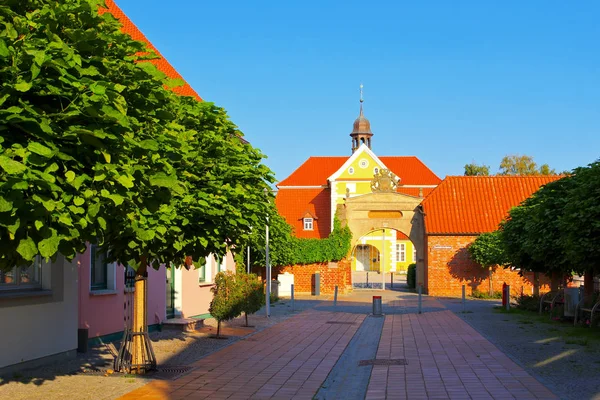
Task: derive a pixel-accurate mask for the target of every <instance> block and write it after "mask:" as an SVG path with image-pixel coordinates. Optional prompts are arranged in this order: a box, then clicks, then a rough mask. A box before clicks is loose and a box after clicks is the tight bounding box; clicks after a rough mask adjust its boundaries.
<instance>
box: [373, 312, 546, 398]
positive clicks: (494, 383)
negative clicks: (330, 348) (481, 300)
mask: <svg viewBox="0 0 600 400" xmlns="http://www.w3.org/2000/svg"><path fill="white" fill-rule="evenodd" d="M377 358H378V359H383V360H390V359H391V360H398V359H401V360H406V362H407V365H393V366H377V365H376V366H374V367H373V371H372V373H371V379H370V381H369V387H368V390H367V396H366V398H367V399H373V400H374V399H513V398H514V399H555V398H557V397H555V396H554V395H553V394H552V392H550V391H549V390H548V389H546V388H545V387H544V386H543V385H542V384H540V383H539V382H538V381H537V380H535V379H534V378H532V377H531V376H530V375H529V374H528V373H527V372H525V371H524V370H523V369H522V368H521V367H519V366H518V365H516V364H515V363H514V362H513V361H512V360H510V359H509V358H508V357H507V356H506V355H504V354H503V353H502V352H501V351H499V350H498V349H497V348H496V347H495V346H494V345H493V344H491V343H490V342H489V341H487V340H486V339H485V338H484V337H483V336H481V335H480V334H479V333H478V332H477V331H475V330H474V329H473V328H472V327H471V326H469V325H468V324H466V323H464V322H463V321H462V320H461V319H460V318H458V317H457V316H456V315H454V314H453V313H452V312H451V311H442V312H430V313H424V314H421V315H419V314H405V315H390V316H387V317H386V319H385V324H384V327H383V333H382V336H381V340H380V342H379V349H378V351H377Z"/></svg>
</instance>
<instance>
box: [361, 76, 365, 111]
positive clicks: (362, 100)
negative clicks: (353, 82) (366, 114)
mask: <svg viewBox="0 0 600 400" xmlns="http://www.w3.org/2000/svg"><path fill="white" fill-rule="evenodd" d="M364 101H365V100H364V99H363V84H362V83H361V84H360V116H361V117H362V116H363V102H364Z"/></svg>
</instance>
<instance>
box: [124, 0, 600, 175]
mask: <svg viewBox="0 0 600 400" xmlns="http://www.w3.org/2000/svg"><path fill="white" fill-rule="evenodd" d="M117 4H118V5H119V6H120V7H121V8H122V9H123V11H125V13H126V14H127V15H128V16H129V17H130V18H131V20H132V21H133V22H134V23H135V24H136V25H137V26H138V27H139V28H140V29H141V30H142V32H143V33H144V34H145V35H146V36H147V37H148V38H149V39H150V41H151V42H152V43H154V45H155V46H156V47H157V48H158V49H159V51H161V52H162V54H163V55H164V56H165V57H166V58H167V59H168V60H169V62H170V63H171V64H172V65H173V66H174V67H175V68H176V69H177V70H178V71H179V72H180V73H181V74H182V75H183V77H184V78H185V79H186V80H187V81H188V82H189V83H190V84H191V85H192V87H194V89H195V90H196V91H197V92H198V93H199V94H200V96H202V97H203V98H204V99H205V100H207V101H212V102H215V103H216V104H217V105H219V106H222V107H224V108H225V109H226V110H227V111H228V112H229V115H230V116H231V118H232V120H233V121H234V122H235V123H236V124H237V125H238V126H239V128H240V129H241V130H242V131H243V132H244V134H245V135H246V138H247V139H248V140H249V141H250V142H251V143H252V144H253V145H254V146H255V147H258V148H260V149H261V150H262V151H263V153H265V155H266V156H267V157H268V159H267V160H266V164H267V165H268V166H269V167H271V169H273V171H274V172H275V174H276V177H277V179H278V180H282V179H284V178H285V177H286V176H288V175H289V174H290V173H291V172H292V171H293V170H294V169H296V168H297V167H298V166H299V165H300V164H301V163H302V162H303V161H304V160H305V159H306V158H308V157H309V156H311V155H315V156H321V155H350V151H351V148H350V146H351V142H350V137H349V136H348V135H349V133H350V132H351V130H352V123H353V121H354V119H355V118H356V117H357V116H358V110H359V102H358V100H359V84H360V83H361V82H362V83H363V84H364V97H365V103H364V105H365V116H366V117H367V118H368V119H369V120H370V121H371V127H372V130H373V133H374V136H373V143H372V144H373V146H372V148H373V150H374V152H375V153H376V154H377V155H380V156H382V155H386V156H389V155H415V156H418V157H419V158H420V159H421V160H422V161H423V162H425V163H426V164H427V165H428V166H429V167H430V168H431V169H432V170H433V171H434V172H435V173H436V174H437V175H438V176H440V177H441V178H443V177H445V176H446V175H462V173H463V167H464V165H465V164H466V163H470V162H473V161H475V162H476V163H478V164H481V163H483V164H487V165H490V166H491V168H492V171H493V172H494V171H496V170H497V168H498V165H499V163H500V160H501V158H502V157H503V156H504V155H507V154H527V155H531V156H533V157H534V159H535V161H536V162H538V163H539V164H542V163H548V164H550V166H551V167H553V168H556V169H557V170H559V171H563V170H570V169H572V168H575V167H577V166H581V165H586V164H588V163H590V162H593V161H595V160H596V159H598V158H599V157H600V51H599V50H600V44H599V43H600V42H599V39H600V24H598V22H597V21H598V15H600V2H597V1H591V0H590V1H583V0H582V1H576V2H565V1H558V0H545V1H541V0H537V1H534V0H531V1H520V0H519V1H517V0H509V1H493V2H492V1H480V0H472V1H458V0H454V1H441V0H440V1H424V2H417V1H412V2H408V1H379V2H376V1H373V2H367V1H364V0H363V1H352V0H346V1H327V0H321V1H313V0H305V1H301V2H300V1H222V2H218V1H212V2H208V1H198V0H171V1H170V2H166V3H165V2H164V1H158V0H143V1H142V0H117ZM165 4H166V5H165Z"/></svg>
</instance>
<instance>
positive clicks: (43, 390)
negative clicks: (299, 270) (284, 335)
mask: <svg viewBox="0 0 600 400" xmlns="http://www.w3.org/2000/svg"><path fill="white" fill-rule="evenodd" d="M325 299H328V297H327V296H324V297H320V298H318V299H317V298H315V297H314V296H313V297H306V298H299V299H298V300H297V301H295V304H294V310H292V307H291V304H290V301H289V300H281V301H279V302H277V303H275V304H274V305H273V307H272V308H271V317H270V318H268V319H267V318H266V317H265V312H264V309H263V310H261V311H259V312H258V313H256V314H254V315H250V316H249V318H248V319H249V321H248V322H249V325H251V326H254V328H255V330H254V332H257V331H260V330H263V329H265V328H268V327H269V326H272V325H275V324H277V323H279V322H281V321H283V320H285V319H287V318H289V317H290V316H292V315H294V314H296V313H298V312H300V311H303V310H305V309H308V308H312V307H314V306H316V305H317V304H319V303H320V302H321V300H325ZM244 323H245V320H244V319H243V318H238V319H236V320H233V321H229V322H228V323H224V324H223V325H222V326H225V327H231V328H236V327H241V326H242V325H243V324H244ZM204 325H205V326H208V327H216V325H217V323H216V321H215V320H214V319H207V320H205V321H204ZM239 331H242V330H240V329H238V332H237V334H241V335H244V334H245V332H242V333H239ZM225 333H226V332H225ZM250 334H252V333H250ZM209 336H210V333H206V332H204V333H201V332H191V333H184V332H176V331H172V330H163V331H162V332H153V333H151V334H150V338H151V340H152V342H153V343H152V344H153V348H154V352H155V354H156V358H157V361H158V365H159V369H163V368H168V367H171V368H173V369H174V370H181V369H183V368H185V366H186V365H188V364H190V363H192V362H194V361H197V360H199V359H200V358H202V357H204V356H206V355H208V354H210V353H212V352H214V351H216V350H219V349H221V348H223V347H225V346H227V345H229V344H231V343H234V342H235V341H237V340H239V339H240V338H241V337H243V336H230V337H228V338H227V339H213V338H210V337H209ZM114 346H116V349H118V347H119V343H118V342H117V343H114ZM111 347H112V346H111V345H108V346H98V347H94V348H91V349H90V350H89V351H88V353H86V354H78V355H77V358H75V359H72V360H68V361H63V362H58V363H54V364H48V365H45V366H43V367H40V368H36V369H31V370H24V371H21V372H19V373H16V374H14V375H13V376H8V377H0V398H2V399H11V400H25V399H27V400H29V399H32V400H33V399H36V400H37V399H44V400H66V399H82V400H83V399H90V400H96V399H114V398H117V397H120V396H122V395H123V394H125V393H128V392H130V391H132V390H134V389H136V388H138V387H140V386H142V385H144V384H146V383H148V382H149V381H150V380H151V379H170V378H173V377H175V376H176V375H177V373H168V372H166V371H162V372H161V371H159V372H157V373H151V374H149V375H148V376H145V377H143V378H140V377H137V376H133V375H125V374H119V373H114V374H106V371H107V370H109V369H110V368H112V360H113V358H114V357H113V355H112V354H111V352H114V351H115V349H114V347H112V348H111Z"/></svg>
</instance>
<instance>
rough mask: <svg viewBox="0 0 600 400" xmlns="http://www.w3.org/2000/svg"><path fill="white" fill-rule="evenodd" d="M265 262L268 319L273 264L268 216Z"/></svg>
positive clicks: (268, 314)
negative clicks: (270, 257)
mask: <svg viewBox="0 0 600 400" xmlns="http://www.w3.org/2000/svg"><path fill="white" fill-rule="evenodd" d="M265 237H266V238H265V261H266V264H267V265H266V268H267V273H266V275H267V279H266V281H267V290H265V305H266V306H265V309H266V311H267V318H269V317H270V316H271V263H270V260H269V217H268V216H267V226H266V236H265Z"/></svg>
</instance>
